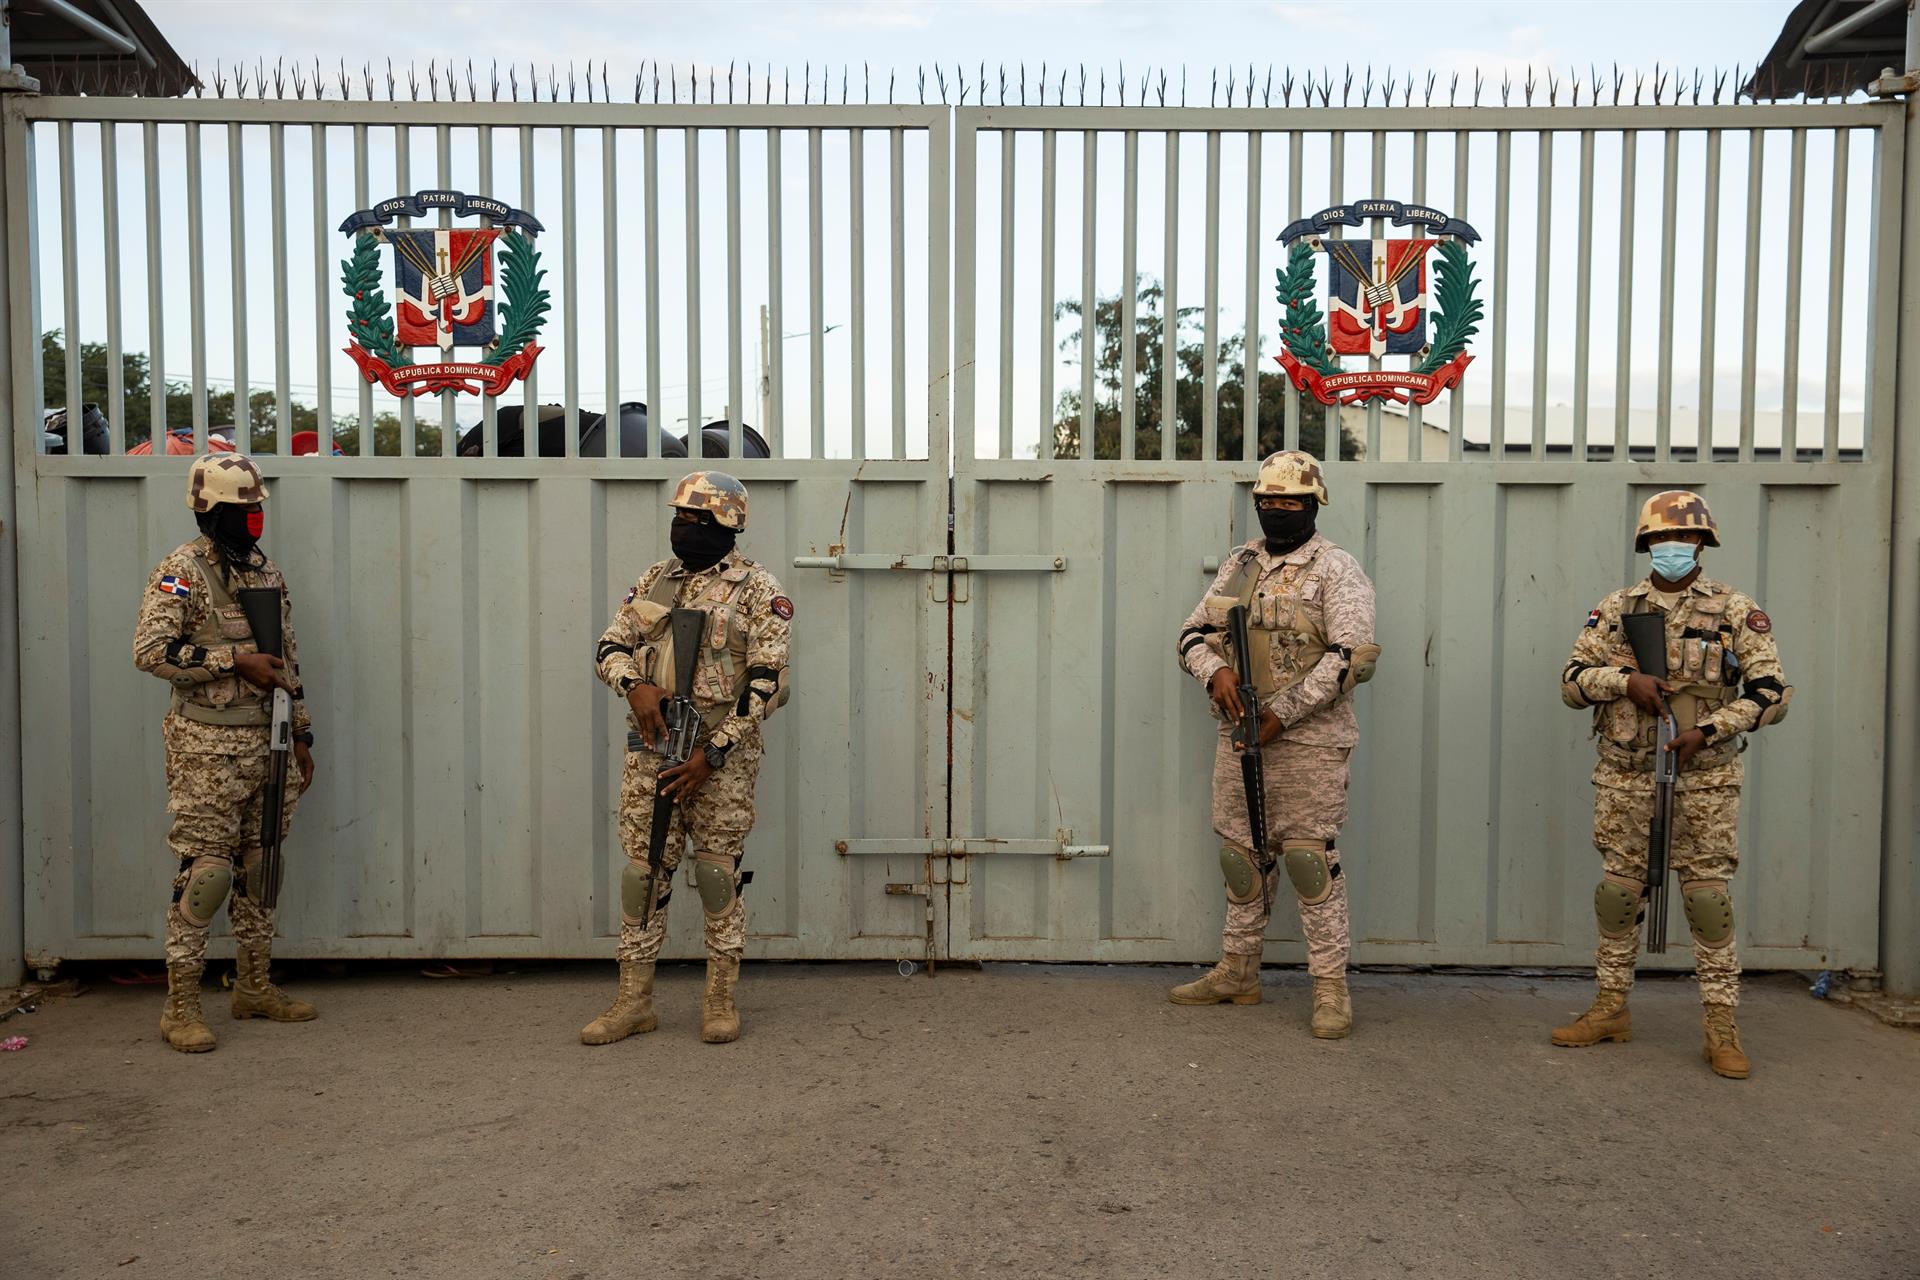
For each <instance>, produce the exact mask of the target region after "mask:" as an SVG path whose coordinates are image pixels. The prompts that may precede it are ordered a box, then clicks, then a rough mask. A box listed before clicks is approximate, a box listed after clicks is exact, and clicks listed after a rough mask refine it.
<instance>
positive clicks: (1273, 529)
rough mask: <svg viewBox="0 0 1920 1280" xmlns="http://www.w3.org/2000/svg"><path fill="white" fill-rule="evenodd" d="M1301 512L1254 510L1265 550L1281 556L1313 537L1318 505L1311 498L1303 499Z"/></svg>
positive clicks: (1318, 509) (1318, 511)
mask: <svg viewBox="0 0 1920 1280" xmlns="http://www.w3.org/2000/svg"><path fill="white" fill-rule="evenodd" d="M1305 501H1306V504H1307V505H1306V509H1305V510H1303V511H1265V510H1258V509H1256V512H1255V514H1257V515H1258V516H1259V517H1260V532H1262V533H1264V534H1266V535H1267V550H1268V551H1270V552H1272V553H1273V554H1274V555H1276V556H1283V555H1285V554H1287V552H1289V551H1292V550H1293V549H1294V548H1295V547H1298V546H1300V545H1301V544H1302V543H1304V542H1306V540H1307V539H1308V538H1311V537H1312V536H1313V522H1314V519H1315V518H1316V517H1317V516H1318V515H1319V514H1320V504H1319V503H1318V502H1316V501H1315V500H1314V499H1312V498H1308V499H1305Z"/></svg>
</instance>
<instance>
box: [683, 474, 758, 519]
mask: <svg viewBox="0 0 1920 1280" xmlns="http://www.w3.org/2000/svg"><path fill="white" fill-rule="evenodd" d="M667 505H668V506H670V507H678V508H679V509H680V510H682V511H710V512H712V513H713V518H714V520H715V521H717V522H718V523H719V524H720V525H721V526H723V527H724V528H728V529H732V530H733V531H734V532H736V533H738V532H740V531H742V530H744V529H745V528H746V527H747V486H745V485H743V484H741V483H740V482H739V481H738V480H735V479H734V478H733V477H732V476H730V475H728V474H727V473H726V472H724V471H696V472H694V473H693V474H692V475H690V476H688V477H686V478H685V479H684V480H682V481H681V482H680V483H679V484H678V485H676V486H675V487H674V490H673V497H672V498H671V499H670V500H669V501H668V503H667Z"/></svg>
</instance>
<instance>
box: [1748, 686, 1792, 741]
mask: <svg viewBox="0 0 1920 1280" xmlns="http://www.w3.org/2000/svg"><path fill="white" fill-rule="evenodd" d="M1739 701H1741V702H1751V703H1752V704H1753V705H1754V706H1756V707H1758V708H1759V709H1760V718H1759V719H1758V720H1756V721H1754V725H1753V727H1754V728H1755V729H1764V728H1766V727H1767V726H1768V725H1770V724H1778V723H1779V722H1780V721H1782V720H1785V719H1786V718H1787V703H1789V702H1791V701H1793V686H1792V685H1790V684H1781V683H1780V682H1779V681H1778V680H1776V679H1775V678H1774V677H1772V676H1761V677H1760V678H1759V679H1758V680H1749V681H1747V683H1746V684H1745V685H1743V686H1742V687H1741V689H1740V697H1739Z"/></svg>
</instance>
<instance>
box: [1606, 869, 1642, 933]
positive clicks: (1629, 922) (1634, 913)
mask: <svg viewBox="0 0 1920 1280" xmlns="http://www.w3.org/2000/svg"><path fill="white" fill-rule="evenodd" d="M1646 892H1647V886H1646V885H1644V884H1642V883H1641V882H1640V881H1638V880H1634V879H1632V878H1630V877H1628V876H1617V875H1615V874H1613V872H1611V871H1609V872H1607V874H1606V875H1605V876H1603V877H1602V878H1601V880H1600V883H1599V884H1597V885H1595V886H1594V889H1593V916H1594V919H1596V920H1598V921H1599V922H1600V932H1602V933H1604V934H1607V935H1609V936H1611V937H1616V938H1617V937H1619V936H1621V935H1622V934H1628V933H1632V932H1633V931H1634V930H1635V929H1637V928H1638V927H1639V926H1640V900H1641V899H1642V898H1643V897H1645V896H1646Z"/></svg>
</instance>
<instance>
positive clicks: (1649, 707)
mask: <svg viewBox="0 0 1920 1280" xmlns="http://www.w3.org/2000/svg"><path fill="white" fill-rule="evenodd" d="M1672 692H1673V686H1672V685H1671V684H1668V683H1667V682H1666V681H1665V680H1661V679H1658V678H1656V677H1654V676H1649V675H1642V674H1641V673H1640V672H1638V671H1636V672H1634V673H1633V674H1632V675H1630V676H1628V677H1627V701H1628V702H1631V703H1632V704H1633V705H1634V706H1636V707H1638V708H1640V709H1641V710H1642V711H1644V712H1646V713H1647V714H1648V715H1650V716H1657V715H1659V714H1660V699H1661V698H1663V697H1664V696H1666V695H1667V694H1669V693H1672Z"/></svg>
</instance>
